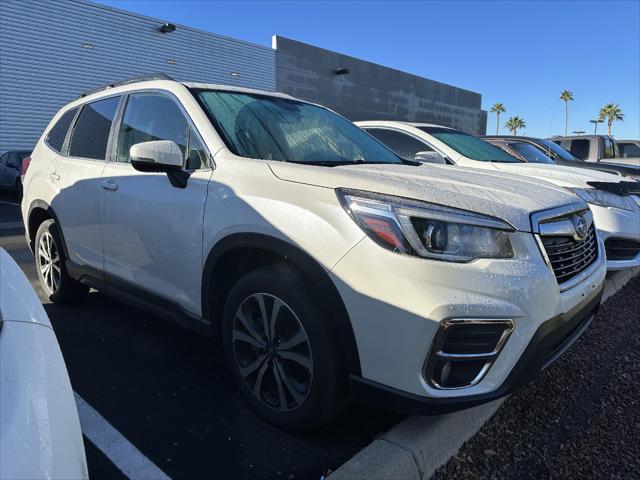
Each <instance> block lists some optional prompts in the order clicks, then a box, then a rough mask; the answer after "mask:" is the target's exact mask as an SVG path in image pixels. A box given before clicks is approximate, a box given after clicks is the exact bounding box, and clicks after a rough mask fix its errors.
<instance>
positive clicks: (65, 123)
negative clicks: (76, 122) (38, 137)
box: [45, 107, 78, 153]
mask: <svg viewBox="0 0 640 480" xmlns="http://www.w3.org/2000/svg"><path fill="white" fill-rule="evenodd" d="M77 111H78V107H76V108H72V109H71V110H67V111H66V112H64V113H63V114H62V116H61V117H60V120H58V121H57V122H56V124H55V125H54V126H53V127H52V128H51V130H49V133H48V134H47V138H46V139H45V142H46V143H47V144H48V145H49V146H50V147H51V148H53V149H54V150H55V151H56V152H58V153H61V152H62V146H63V145H64V140H65V138H67V132H68V131H69V127H70V126H71V122H73V119H74V117H75V116H76V112H77Z"/></svg>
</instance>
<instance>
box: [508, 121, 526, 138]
mask: <svg viewBox="0 0 640 480" xmlns="http://www.w3.org/2000/svg"><path fill="white" fill-rule="evenodd" d="M504 126H505V127H506V128H507V130H509V131H510V132H511V133H512V134H513V135H518V130H519V129H521V128H526V127H527V124H526V123H525V121H524V120H523V119H522V118H520V117H510V118H509V119H508V120H507V123H505V124H504Z"/></svg>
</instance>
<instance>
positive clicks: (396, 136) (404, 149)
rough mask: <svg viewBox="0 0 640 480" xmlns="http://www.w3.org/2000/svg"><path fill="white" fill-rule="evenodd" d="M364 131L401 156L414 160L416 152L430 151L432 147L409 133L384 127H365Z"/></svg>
mask: <svg viewBox="0 0 640 480" xmlns="http://www.w3.org/2000/svg"><path fill="white" fill-rule="evenodd" d="M365 131H366V132H367V133H369V134H371V135H373V136H374V137H375V138H377V139H378V140H380V141H381V142H382V143H384V144H385V145H386V146H387V147H389V148H390V149H391V150H393V151H394V152H395V153H397V154H398V156H400V157H401V158H403V159H405V160H415V158H416V153H418V152H432V151H433V148H431V147H429V146H428V145H425V144H424V143H422V142H421V141H420V140H417V139H415V138H413V137H410V136H409V135H406V134H404V133H400V132H394V131H392V130H387V129H384V128H366V129H365Z"/></svg>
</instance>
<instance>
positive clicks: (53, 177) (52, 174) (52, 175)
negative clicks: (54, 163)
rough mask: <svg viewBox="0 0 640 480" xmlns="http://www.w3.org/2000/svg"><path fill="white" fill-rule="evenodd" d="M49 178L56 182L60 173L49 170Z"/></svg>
mask: <svg viewBox="0 0 640 480" xmlns="http://www.w3.org/2000/svg"><path fill="white" fill-rule="evenodd" d="M49 178H50V179H51V180H54V181H56V182H57V181H58V180H60V175H58V174H57V173H56V172H51V173H49Z"/></svg>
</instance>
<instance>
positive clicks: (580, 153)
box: [569, 138, 589, 160]
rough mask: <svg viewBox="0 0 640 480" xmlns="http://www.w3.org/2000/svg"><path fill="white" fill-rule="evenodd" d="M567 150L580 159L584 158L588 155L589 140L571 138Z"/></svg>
mask: <svg viewBox="0 0 640 480" xmlns="http://www.w3.org/2000/svg"><path fill="white" fill-rule="evenodd" d="M569 151H570V152H571V153H572V154H573V155H574V156H575V157H578V158H580V159H582V160H586V159H587V158H588V157H589V140H587V139H586V138H585V139H584V140H571V146H570V147H569Z"/></svg>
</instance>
